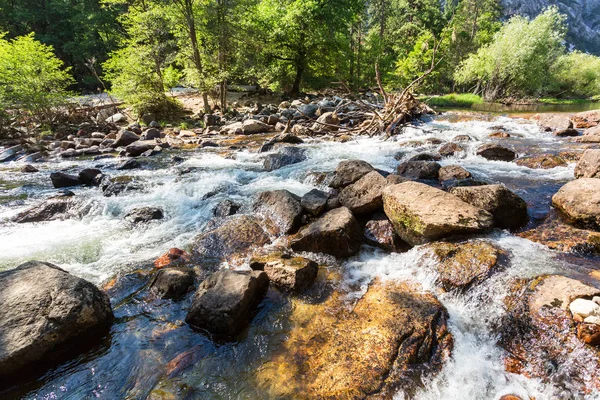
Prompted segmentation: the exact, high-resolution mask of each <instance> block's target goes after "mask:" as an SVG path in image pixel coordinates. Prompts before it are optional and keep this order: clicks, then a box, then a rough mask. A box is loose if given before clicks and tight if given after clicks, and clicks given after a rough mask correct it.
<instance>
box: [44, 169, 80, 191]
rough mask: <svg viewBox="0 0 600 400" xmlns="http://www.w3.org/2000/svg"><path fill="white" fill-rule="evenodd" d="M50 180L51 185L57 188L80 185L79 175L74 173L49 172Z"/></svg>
mask: <svg viewBox="0 0 600 400" xmlns="http://www.w3.org/2000/svg"><path fill="white" fill-rule="evenodd" d="M50 180H51V181H52V186H54V187H55V188H57V189H60V188H64V187H71V186H79V185H81V181H80V180H79V177H77V176H75V175H69V174H65V173H64V172H53V173H51V174H50Z"/></svg>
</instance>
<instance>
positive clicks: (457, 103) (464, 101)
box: [425, 93, 483, 108]
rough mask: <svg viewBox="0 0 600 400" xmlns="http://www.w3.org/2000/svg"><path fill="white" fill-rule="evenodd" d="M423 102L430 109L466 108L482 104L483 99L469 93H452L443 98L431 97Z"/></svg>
mask: <svg viewBox="0 0 600 400" xmlns="http://www.w3.org/2000/svg"><path fill="white" fill-rule="evenodd" d="M425 102H426V103H427V104H428V105H430V106H432V107H442V108H444V107H461V108H463V107H464V108H468V107H471V106H472V105H474V104H481V103H483V99H482V98H481V97H480V96H477V95H476V94H471V93H462V94H457V93H452V94H447V95H445V96H436V97H431V98H428V99H426V100H425Z"/></svg>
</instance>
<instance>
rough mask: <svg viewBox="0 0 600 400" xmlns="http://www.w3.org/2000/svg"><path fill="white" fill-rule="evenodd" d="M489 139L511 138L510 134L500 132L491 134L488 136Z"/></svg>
mask: <svg viewBox="0 0 600 400" xmlns="http://www.w3.org/2000/svg"><path fill="white" fill-rule="evenodd" d="M488 137H489V138H492V139H507V138H509V137H510V133H508V132H503V131H499V132H494V133H490V134H489V135H488Z"/></svg>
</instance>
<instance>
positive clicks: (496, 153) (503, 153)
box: [477, 143, 517, 161]
mask: <svg viewBox="0 0 600 400" xmlns="http://www.w3.org/2000/svg"><path fill="white" fill-rule="evenodd" d="M477 155H478V156H481V157H483V158H486V159H488V160H491V161H513V160H514V159H515V158H517V154H516V153H515V152H514V151H512V150H510V149H507V148H506V147H503V146H500V145H497V144H493V143H489V144H484V145H483V146H481V147H479V148H478V149H477Z"/></svg>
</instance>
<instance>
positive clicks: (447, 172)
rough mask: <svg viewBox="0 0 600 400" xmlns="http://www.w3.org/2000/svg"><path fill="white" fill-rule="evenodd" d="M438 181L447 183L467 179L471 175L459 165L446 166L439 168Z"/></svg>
mask: <svg viewBox="0 0 600 400" xmlns="http://www.w3.org/2000/svg"><path fill="white" fill-rule="evenodd" d="M438 175H439V176H438V177H439V179H440V181H447V180H451V179H469V178H472V175H471V173H470V172H469V171H467V170H466V169H464V168H463V167H461V166H460V165H446V166H443V167H442V168H440V171H439V174H438Z"/></svg>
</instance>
